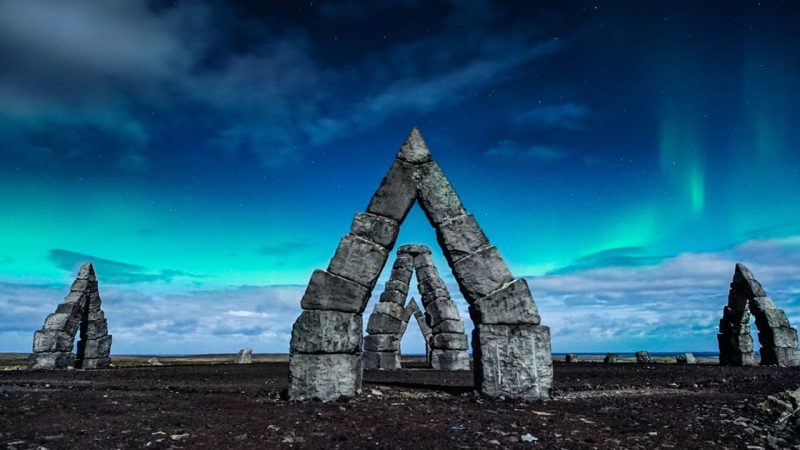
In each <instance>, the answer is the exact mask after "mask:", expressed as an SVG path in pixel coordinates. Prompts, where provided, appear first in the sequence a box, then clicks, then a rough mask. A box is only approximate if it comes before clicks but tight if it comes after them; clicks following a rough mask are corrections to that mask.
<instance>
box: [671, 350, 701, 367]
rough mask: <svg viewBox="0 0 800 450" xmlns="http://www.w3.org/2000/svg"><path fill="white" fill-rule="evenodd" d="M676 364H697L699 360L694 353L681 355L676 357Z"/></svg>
mask: <svg viewBox="0 0 800 450" xmlns="http://www.w3.org/2000/svg"><path fill="white" fill-rule="evenodd" d="M675 362H677V363H678V364H697V358H695V357H694V355H693V354H692V353H688V352H687V353H681V354H680V355H678V356H676V357H675Z"/></svg>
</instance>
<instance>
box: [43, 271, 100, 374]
mask: <svg viewBox="0 0 800 450" xmlns="http://www.w3.org/2000/svg"><path fill="white" fill-rule="evenodd" d="M76 334H78V335H79V336H80V340H79V341H78V346H77V347H78V351H77V355H76V354H75V353H73V352H72V349H73V343H74V341H75V335H76ZM110 354H111V335H110V334H108V321H107V320H106V317H105V313H104V312H103V310H102V304H101V300H100V293H99V290H98V287H97V276H96V275H95V272H94V267H93V266H92V264H91V263H86V264H84V265H83V266H81V269H80V271H79V272H78V276H77V277H76V279H75V281H74V282H73V283H72V286H71V287H70V292H69V294H68V295H67V297H66V298H65V299H64V302H63V303H61V304H60V305H58V308H57V309H56V312H55V313H53V314H50V315H49V316H47V318H46V319H45V322H44V326H43V327H42V329H41V330H38V331H36V332H35V333H34V336H33V353H31V355H30V356H29V358H28V367H29V368H30V369H64V368H69V367H75V368H78V369H99V368H106V367H108V366H109V365H110V364H111V358H110Z"/></svg>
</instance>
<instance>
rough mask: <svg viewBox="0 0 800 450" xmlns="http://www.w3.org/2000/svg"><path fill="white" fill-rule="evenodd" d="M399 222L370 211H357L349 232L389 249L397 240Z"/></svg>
mask: <svg viewBox="0 0 800 450" xmlns="http://www.w3.org/2000/svg"><path fill="white" fill-rule="evenodd" d="M399 228H400V224H398V223H397V221H396V220H393V219H390V218H388V217H384V216H380V215H378V214H371V213H364V212H362V213H358V214H356V217H355V219H353V224H352V225H351V226H350V234H352V235H354V236H359V237H362V238H364V239H367V240H369V241H372V242H375V243H376V244H379V245H380V246H382V247H384V248H386V249H391V248H392V247H393V246H394V243H395V241H396V240H397V231H398V229H399Z"/></svg>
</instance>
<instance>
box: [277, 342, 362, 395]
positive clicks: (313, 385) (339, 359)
mask: <svg viewBox="0 0 800 450" xmlns="http://www.w3.org/2000/svg"><path fill="white" fill-rule="evenodd" d="M361 371H362V366H361V357H360V355H355V354H348V353H332V354H319V355H310V354H302V353H295V354H292V355H290V356H289V398H290V399H291V400H312V399H315V400H321V401H323V402H328V401H332V400H338V399H340V398H350V397H355V396H356V394H357V393H358V392H360V391H361Z"/></svg>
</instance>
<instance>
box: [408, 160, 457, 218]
mask: <svg viewBox="0 0 800 450" xmlns="http://www.w3.org/2000/svg"><path fill="white" fill-rule="evenodd" d="M419 168H420V170H419V192H418V194H417V195H418V199H419V204H420V207H422V210H423V211H424V212H425V215H427V216H428V220H430V222H431V223H432V224H433V225H434V226H438V225H439V224H441V223H442V222H444V221H446V220H447V219H450V218H452V217H457V216H460V215H462V214H464V213H465V212H466V211H465V210H464V206H463V205H462V204H461V199H459V198H458V195H457V194H456V192H455V191H454V190H453V186H451V185H450V181H448V180H447V177H445V176H444V173H443V172H442V169H441V168H440V167H439V165H438V164H436V162H435V161H431V162H429V163H425V164H422V165H420V166H419Z"/></svg>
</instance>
